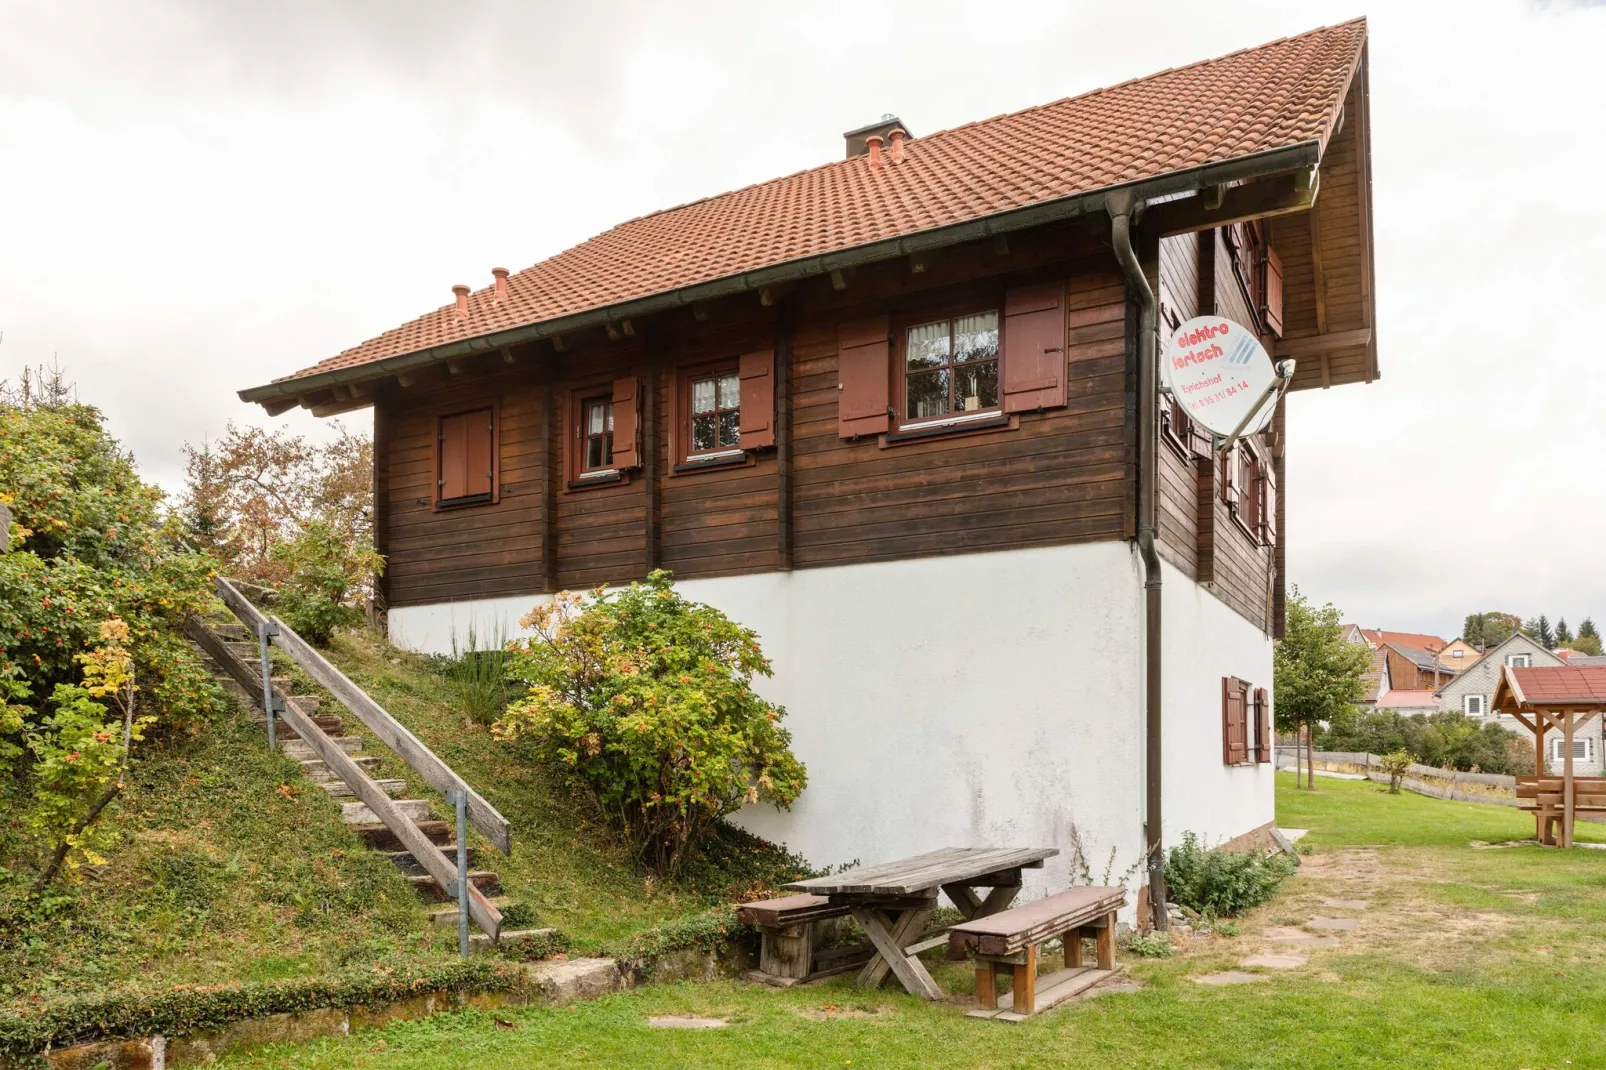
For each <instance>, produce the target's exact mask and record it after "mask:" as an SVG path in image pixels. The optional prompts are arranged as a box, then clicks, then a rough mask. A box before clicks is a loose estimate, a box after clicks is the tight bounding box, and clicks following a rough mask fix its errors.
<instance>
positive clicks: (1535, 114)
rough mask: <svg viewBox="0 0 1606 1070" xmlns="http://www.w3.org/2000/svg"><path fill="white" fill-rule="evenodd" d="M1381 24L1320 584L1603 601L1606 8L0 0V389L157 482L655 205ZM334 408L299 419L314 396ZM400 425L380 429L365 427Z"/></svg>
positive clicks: (1567, 611) (1292, 552)
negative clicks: (1350, 343)
mask: <svg viewBox="0 0 1606 1070" xmlns="http://www.w3.org/2000/svg"><path fill="white" fill-rule="evenodd" d="M1359 14H1366V15H1369V16H1370V17H1371V57H1372V59H1371V63H1372V70H1371V79H1372V81H1371V88H1372V117H1373V118H1372V121H1373V132H1372V136H1373V153H1374V182H1375V205H1376V207H1375V215H1376V220H1375V225H1376V237H1377V288H1378V338H1379V346H1380V362H1381V366H1382V372H1383V378H1382V380H1381V381H1380V382H1378V383H1374V384H1371V385H1369V386H1353V387H1345V388H1342V389H1334V390H1331V391H1327V392H1321V391H1313V392H1307V393H1303V394H1300V395H1298V396H1296V397H1295V398H1293V399H1292V401H1291V402H1290V418H1289V440H1290V441H1289V451H1290V452H1289V461H1288V469H1289V479H1288V483H1289V486H1288V499H1289V504H1288V509H1289V518H1288V536H1289V538H1290V540H1291V541H1290V547H1289V564H1290V572H1291V576H1290V578H1291V579H1292V580H1293V581H1294V582H1297V583H1299V584H1300V585H1301V586H1302V587H1303V588H1304V589H1305V590H1306V591H1307V593H1309V594H1311V595H1313V596H1315V597H1317V598H1318V599H1320V600H1332V601H1335V602H1337V603H1338V604H1339V605H1340V606H1341V607H1343V608H1344V609H1345V610H1346V612H1347V614H1348V615H1349V616H1350V617H1352V618H1354V619H1357V620H1359V621H1361V622H1363V623H1365V624H1367V625H1369V626H1372V625H1381V626H1386V627H1391V628H1398V629H1403V630H1427V631H1437V632H1442V633H1443V634H1445V635H1446V636H1451V635H1454V634H1455V633H1456V632H1457V631H1458V630H1459V627H1460V622H1461V618H1462V616H1463V615H1464V614H1466V613H1468V612H1471V611H1473V610H1477V609H1493V608H1500V609H1506V610H1510V611H1513V612H1518V613H1521V614H1523V615H1531V614H1535V613H1539V612H1544V613H1547V614H1549V615H1550V617H1551V618H1552V620H1554V619H1555V618H1556V617H1558V616H1565V617H1566V618H1567V619H1568V620H1569V621H1570V622H1572V623H1574V624H1576V622H1577V620H1578V619H1579V618H1581V617H1582V616H1584V615H1585V614H1594V615H1595V616H1596V617H1597V618H1598V619H1600V621H1601V623H1603V624H1606V569H1603V568H1602V567H1601V565H1600V553H1599V550H1598V546H1599V543H1600V539H1601V533H1602V532H1603V531H1606V494H1603V493H1602V491H1603V482H1606V480H1603V476H1602V469H1601V459H1602V452H1603V447H1606V421H1603V419H1602V413H1603V406H1602V402H1601V395H1602V392H1603V388H1606V365H1603V357H1606V344H1602V343H1600V342H1598V341H1597V340H1596V339H1597V337H1598V336H1601V335H1606V327H1603V325H1602V324H1601V323H1600V322H1599V314H1600V312H1601V311H1602V297H1603V294H1606V199H1602V198H1601V196H1600V194H1599V192H1598V190H1596V189H1595V187H1596V186H1597V185H1598V183H1599V175H1601V174H1602V173H1603V172H1606V139H1603V138H1602V136H1601V135H1602V119H1601V106H1602V104H1603V103H1606V88H1603V85H1606V83H1603V81H1602V79H1601V77H1600V75H1599V73H1598V72H1599V65H1600V57H1601V56H1602V55H1603V54H1606V6H1601V4H1600V3H1598V2H1597V3H1588V2H1574V3H1562V2H1553V3H1538V2H1533V0H1500V2H1495V0H1487V2H1485V0H1447V2H1441V3H1431V4H1430V3H1406V2H1401V0H1389V2H1388V3H1387V4H1378V5H1375V7H1374V8H1373V9H1372V10H1370V11H1368V10H1366V9H1365V8H1364V7H1362V6H1360V5H1359V3H1358V2H1357V0H1336V2H1328V0H1311V2H1294V3H1290V2H1288V0H1215V2H1212V3H1209V4H1199V3H1184V2H1171V3H1164V2H1158V0H1148V2H1144V0H1127V2H1123V3H1120V4H1110V3H1107V2H1103V0H1097V2H1083V0H1072V2H1067V0H1049V2H1044V3H1010V2H1004V0H990V2H988V3H985V4H981V3H976V2H974V0H971V2H966V3H937V2H932V0H922V2H918V3H916V2H909V3H903V4H895V3H873V2H866V0H857V2H854V3H843V4H840V5H831V4H817V5H807V4H796V3H788V4H766V3H759V2H754V0H744V2H741V3H697V4H662V3H639V4H638V3H621V4H604V3H595V4H591V5H576V4H563V5H559V4H537V3H512V2H509V3H489V2H482V3H462V2H459V3H450V4H443V3H438V2H403V0H346V2H339V0H335V2H327V0H325V2H307V3H293V2H279V3H272V4H269V3H265V2H250V0H231V2H228V3H220V2H215V0H212V2H206V0H116V2H113V0H107V2H104V3H64V2H61V0H45V2H38V3H34V2H27V0H0V332H3V336H0V378H13V379H14V378H15V376H16V375H17V373H18V371H19V370H20V369H21V367H22V366H23V365H25V364H32V363H37V362H40V361H49V360H50V359H51V358H52V357H53V356H57V357H59V359H60V361H61V363H62V364H63V365H64V366H65V367H66V368H67V370H68V371H69V372H70V373H71V375H72V376H73V377H74V378H75V379H76V380H77V381H78V383H79V384H80V388H81V392H82V395H83V397H84V399H85V400H87V401H89V402H91V403H93V404H95V405H98V406H100V407H101V408H102V409H103V410H104V411H105V412H106V413H107V415H108V417H109V419H110V423H111V428H112V431H113V432H114V433H115V434H116V435H118V436H119V437H120V438H121V439H122V440H123V441H124V442H125V443H126V444H127V445H128V446H129V447H130V448H131V449H132V450H133V451H134V452H135V454H136V456H137V458H138V460H139V462H140V464H141V466H142V468H143V470H144V471H145V473H146V474H147V477H148V478H151V479H153V480H155V481H157V482H159V483H161V484H162V485H163V486H165V487H168V488H169V489H173V488H176V487H178V486H179V485H180V484H181V482H182V467H181V466H182V461H181V456H180V446H181V444H182V443H183V442H185V441H186V440H188V441H192V442H198V441H200V440H202V439H204V438H206V437H207V436H215V435H217V434H218V433H220V432H221V431H222V430H223V428H224V427H225V425H226V424H227V423H228V421H230V420H234V421H236V422H241V423H250V422H263V421H264V417H263V415H262V413H261V411H260V410H259V409H256V408H254V407H247V406H245V405H242V404H240V403H239V402H238V401H237V400H236V398H235V396H234V392H235V391H236V390H237V389H239V388H241V387H244V386H250V385H255V384H258V383H261V382H265V381H267V380H268V379H271V378H274V377H275V376H280V375H284V374H286V373H288V372H291V371H294V370H295V369H297V368H301V367H304V366H306V365H308V364H312V363H314V362H316V361H318V360H320V359H322V358H323V357H326V356H329V355H332V354H333V353H335V352H337V351H339V350H341V349H344V348H346V347H348V346H350V345H353V344H355V343H357V342H359V341H362V340H363V339H365V338H368V337H371V336H372V335H374V334H377V333H379V332H380V331H383V330H385V329H387V328H389V327H392V326H395V325H397V324H399V323H401V322H402V321H404V320H407V319H411V318H412V317H414V316H416V315H418V314H419V313H421V312H423V311H426V310H428V309H431V308H434V307H436V306H438V305H440V304H443V303H445V302H446V301H448V300H449V299H450V286H451V284H453V283H455V282H467V283H470V284H471V285H473V286H475V287H476V288H478V287H480V286H483V285H485V284H487V283H488V282H489V281H490V274H489V272H490V268H491V267H492V266H494V265H504V264H505V265H507V266H508V267H511V268H513V269H515V270H517V269H519V268H523V267H526V266H528V265H529V264H532V263H534V262H536V261H538V260H540V259H543V258H545V257H547V256H550V255H551V254H553V253H555V252H558V251H559V250H561V249H563V248H566V247H568V246H570V245H573V244H574V243H576V242H578V241H581V240H584V239H585V238H587V237H589V236H591V235H593V234H595V233H597V232H599V231H602V230H605V229H607V227H609V226H610V225H612V224H614V223H617V222H620V221H622V220H624V219H627V218H629V217H632V216H636V215H640V214H641V213H643V212H648V211H652V210H654V209H657V208H662V207H666V206H668V205H672V204H677V203H680V202H683V201H686V200H690V199H694V198H697V197H702V196H706V195H709V194H712V193H718V192H721V191H724V190H728V189H733V188H735V187H738V186H741V185H745V184H747V183H751V182H756V181H761V180H764V179H767V178H772V177H775V176H777V175H781V174H785V173H789V172H792V171H796V170H799V169H802V168H807V167H812V166H815V165H817V164H820V163H823V162H825V161H828V160H831V159H834V158H836V157H838V156H839V155H840V153H841V144H842V143H841V133H842V131H843V130H846V129H849V128H850V127H854V126H859V125H862V124H864V123H866V122H870V121H873V120H875V119H877V118H879V117H880V115H881V114H882V113H883V112H894V113H896V114H898V115H899V116H900V117H902V119H903V120H904V122H905V123H906V124H907V125H908V127H909V128H910V130H911V131H912V132H913V133H914V134H915V135H917V136H918V135H920V134H925V133H930V132H932V131H934V130H938V129H942V128H945V127H950V126H954V125H958V124H960V123H964V122H968V121H971V120H974V119H979V118H984V117H986V116H990V115H994V114H997V113H1000V112H1006V111H1013V110H1016V109H1019V108H1023V107H1028V106H1031V105H1034V104H1039V103H1043V102H1046V101H1049V100H1053V99H1056V98H1059V97H1062V96H1067V95H1071V94H1074V93H1080V92H1083V91H1086V90H1089V89H1093V88H1096V87H1098V86H1102V85H1108V84H1110V83H1112V82H1116V81H1120V80H1123V79H1126V78H1130V77H1134V76H1139V75H1143V74H1148V73H1152V72H1154V71H1157V70H1160V69H1162V68H1164V67H1169V66H1176V65H1180V64H1185V63H1189V62H1192V61H1194V60H1197V59H1202V58H1205V57H1208V56H1213V55H1218V54H1221V53H1224V52H1229V51H1233V50H1235V49H1238V48H1243V47H1248V46H1253V45H1257V44H1261V43H1263V42H1265V41H1268V40H1271V39H1274V38H1277V37H1281V36H1285V35H1288V34H1294V33H1299V32H1302V31H1304V30H1308V29H1311V28H1313V27H1316V26H1319V25H1324V24H1330V23H1334V22H1339V21H1343V20H1345V19H1348V18H1351V17H1353V16H1355V15H1359ZM283 419H284V420H286V421H288V422H290V423H291V425H292V426H295V427H297V428H302V429H306V430H309V431H312V432H314V433H324V432H325V428H324V427H323V425H322V424H320V422H319V421H315V420H313V419H311V418H310V417H308V416H306V415H305V414H299V415H292V416H289V417H285V418H283ZM345 419H346V420H347V421H348V422H350V423H351V424H352V425H354V426H359V427H363V428H366V427H367V426H368V420H369V417H368V414H367V413H366V412H359V413H354V414H351V415H350V416H348V417H346V418H345Z"/></svg>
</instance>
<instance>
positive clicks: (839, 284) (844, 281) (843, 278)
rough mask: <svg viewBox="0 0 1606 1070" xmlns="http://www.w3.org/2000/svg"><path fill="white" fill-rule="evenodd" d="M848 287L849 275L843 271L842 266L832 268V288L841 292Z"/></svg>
mask: <svg viewBox="0 0 1606 1070" xmlns="http://www.w3.org/2000/svg"><path fill="white" fill-rule="evenodd" d="M847 288H848V277H847V275H846V274H845V273H844V272H843V271H842V269H841V268H834V269H832V271H831V289H833V290H836V291H838V292H840V291H842V290H846V289H847Z"/></svg>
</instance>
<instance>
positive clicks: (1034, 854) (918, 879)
mask: <svg viewBox="0 0 1606 1070" xmlns="http://www.w3.org/2000/svg"><path fill="white" fill-rule="evenodd" d="M1057 854H1059V849H1058V848H1056V847H944V848H940V849H939V850H936V851H927V852H925V853H924V854H918V855H914V856H913V857H910V858H900V859H897V860H895V861H892V862H882V863H878V864H876V865H873V866H861V867H860V868H858V869H853V870H849V871H848V872H846V873H837V874H834V875H832V876H829V877H815V878H813V879H812V880H806V881H794V882H793V883H791V884H788V885H785V886H784V887H785V888H786V890H787V891H796V892H812V893H813V894H815V895H869V896H911V895H919V894H921V893H925V892H933V893H934V892H935V890H936V889H937V888H940V887H941V886H942V885H944V884H963V883H964V882H965V881H966V880H967V879H973V878H976V877H984V876H987V875H989V874H994V873H997V872H999V871H1000V870H1006V869H1018V868H1022V867H1027V866H1040V865H1042V863H1043V859H1045V858H1052V857H1053V856H1054V855H1057Z"/></svg>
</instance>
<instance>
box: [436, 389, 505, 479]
mask: <svg viewBox="0 0 1606 1070" xmlns="http://www.w3.org/2000/svg"><path fill="white" fill-rule="evenodd" d="M435 471H436V475H435V500H436V501H440V502H449V501H456V500H458V499H461V498H490V497H493V492H494V490H495V482H496V417H495V415H494V414H493V412H492V410H490V409H480V410H478V411H476V412H464V413H458V414H457V415H456V416H443V417H441V421H440V430H439V431H438V432H437V437H436V468H435Z"/></svg>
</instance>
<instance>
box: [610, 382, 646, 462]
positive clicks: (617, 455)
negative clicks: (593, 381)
mask: <svg viewBox="0 0 1606 1070" xmlns="http://www.w3.org/2000/svg"><path fill="white" fill-rule="evenodd" d="M636 397H637V391H636V377H635V376H633V375H632V376H631V377H630V378H628V379H615V380H614V381H613V466H614V467H615V468H635V467H637V466H638V465H640V464H641V458H640V457H639V456H637V454H636Z"/></svg>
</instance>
